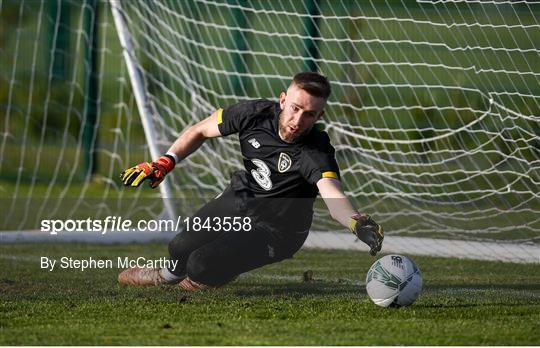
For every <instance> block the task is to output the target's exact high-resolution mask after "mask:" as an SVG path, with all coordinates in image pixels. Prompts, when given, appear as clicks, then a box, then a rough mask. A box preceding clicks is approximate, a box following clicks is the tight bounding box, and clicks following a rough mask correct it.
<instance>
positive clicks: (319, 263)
mask: <svg viewBox="0 0 540 348" xmlns="http://www.w3.org/2000/svg"><path fill="white" fill-rule="evenodd" d="M163 255H166V245H165V244H146V245H141V244H128V245H88V244H46V245H43V244H41V245H35V244H19V245H0V267H1V268H0V269H2V272H1V276H0V299H1V300H0V313H1V316H0V327H1V328H2V330H0V345H14V344H17V345H36V344H44V345H67V344H69V345H539V344H540V330H538V323H539V319H540V315H539V313H540V272H538V270H539V269H538V265H520V264H508V263H506V264H505V263H497V262H481V261H464V260H454V259H443V258H434V257H419V256H413V259H414V260H415V261H416V263H417V264H418V266H419V267H420V269H421V271H422V274H423V279H424V292H423V294H422V295H421V297H420V298H419V299H418V301H417V302H416V303H415V304H414V305H413V306H411V307H407V308H398V309H396V308H388V309H383V308H379V307H377V306H375V305H374V304H372V303H371V301H370V300H369V298H368V297H367V294H366V291H365V287H364V284H363V281H364V278H365V274H366V272H367V270H368V268H369V266H370V265H371V263H372V262H373V261H374V258H372V257H370V256H369V255H368V254H366V253H359V252H351V251H328V250H326V251H321V250H306V251H301V252H299V253H298V254H297V255H296V256H295V258H294V259H291V260H287V261H285V262H282V263H278V264H274V265H270V266H267V267H264V268H262V269H260V270H257V271H253V272H250V273H248V274H245V275H243V276H241V277H240V278H239V279H238V280H237V281H235V282H234V283H232V284H230V285H228V286H226V287H224V288H222V289H219V290H211V291H205V292H200V293H193V294H191V293H189V294H188V293H183V292H181V291H179V290H177V289H176V288H174V287H171V286H162V287H150V288H121V287H119V286H118V285H117V283H116V276H117V274H118V269H115V268H113V269H101V270H95V269H93V270H86V271H84V272H81V271H77V270H65V269H56V270H54V271H52V272H49V271H47V270H42V269H40V263H39V261H40V259H39V258H40V257H41V256H48V257H51V258H60V257H62V256H68V257H70V256H71V257H74V258H78V259H82V258H88V257H90V256H91V257H93V258H102V259H116V257H118V256H121V257H125V256H130V257H138V256H144V257H147V258H158V257H161V256H163ZM308 270H311V271H312V272H313V276H312V279H304V277H303V274H304V272H306V271H308Z"/></svg>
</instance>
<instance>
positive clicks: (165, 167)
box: [120, 155, 175, 188]
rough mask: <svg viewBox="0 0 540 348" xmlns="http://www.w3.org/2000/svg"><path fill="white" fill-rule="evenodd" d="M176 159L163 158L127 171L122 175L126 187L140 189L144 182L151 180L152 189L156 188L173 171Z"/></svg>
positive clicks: (168, 156)
mask: <svg viewBox="0 0 540 348" xmlns="http://www.w3.org/2000/svg"><path fill="white" fill-rule="evenodd" d="M174 165H175V161H174V158H173V157H172V156H170V155H164V156H161V157H160V158H159V159H158V160H157V161H155V162H143V163H139V164H137V165H136V166H135V167H131V168H129V169H126V170H124V171H123V172H122V174H120V179H121V180H122V183H123V184H124V185H125V186H133V187H138V186H139V185H140V184H141V183H142V182H143V181H144V180H146V179H149V180H150V187H151V188H156V187H158V185H159V184H161V182H162V181H163V180H164V179H165V175H167V173H168V172H170V171H171V170H173V168H174Z"/></svg>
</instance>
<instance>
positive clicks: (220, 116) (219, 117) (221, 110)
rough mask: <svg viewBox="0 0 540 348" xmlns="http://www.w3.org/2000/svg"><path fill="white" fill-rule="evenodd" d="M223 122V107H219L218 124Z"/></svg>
mask: <svg viewBox="0 0 540 348" xmlns="http://www.w3.org/2000/svg"><path fill="white" fill-rule="evenodd" d="M222 123H223V109H222V108H219V109H217V124H222Z"/></svg>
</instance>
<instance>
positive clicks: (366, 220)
mask: <svg viewBox="0 0 540 348" xmlns="http://www.w3.org/2000/svg"><path fill="white" fill-rule="evenodd" d="M317 188H318V189H319V192H320V194H321V197H322V198H323V199H324V202H325V203H326V206H327V207H328V210H329V211H330V215H331V216H332V218H333V219H334V220H336V221H337V222H339V223H340V224H342V225H343V226H345V227H347V228H348V229H349V230H350V231H351V232H352V233H354V234H355V235H356V236H357V237H358V239H360V240H361V241H363V242H364V243H366V244H367V245H368V246H369V247H370V253H371V255H376V254H377V253H378V252H379V251H380V250H381V247H382V242H383V239H384V230H383V228H382V226H381V225H379V224H377V223H376V222H375V221H373V219H372V218H371V216H369V215H368V214H359V213H358V211H357V210H356V209H354V207H353V205H352V204H351V202H350V201H349V199H348V198H347V196H346V195H345V193H344V192H343V188H342V187H341V182H340V181H339V180H337V179H332V178H323V179H321V180H319V181H318V182H317Z"/></svg>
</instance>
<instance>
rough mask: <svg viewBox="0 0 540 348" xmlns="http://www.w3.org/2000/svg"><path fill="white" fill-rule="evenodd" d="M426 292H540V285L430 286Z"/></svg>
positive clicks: (426, 287)
mask: <svg viewBox="0 0 540 348" xmlns="http://www.w3.org/2000/svg"><path fill="white" fill-rule="evenodd" d="M424 289H425V290H448V291H484V290H494V291H496V290H519V291H523V290H532V291H538V290H540V284H433V285H431V284H429V285H425V286H424Z"/></svg>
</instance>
